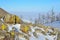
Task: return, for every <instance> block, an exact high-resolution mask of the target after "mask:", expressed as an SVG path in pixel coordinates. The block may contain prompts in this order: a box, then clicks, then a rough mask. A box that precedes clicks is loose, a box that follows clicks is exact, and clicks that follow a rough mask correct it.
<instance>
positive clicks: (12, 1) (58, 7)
mask: <svg viewBox="0 0 60 40" xmlns="http://www.w3.org/2000/svg"><path fill="white" fill-rule="evenodd" d="M0 8H3V9H5V10H6V11H8V12H27V14H24V13H23V14H24V15H28V14H29V15H30V16H31V15H32V14H33V15H34V14H35V15H36V14H37V13H39V12H48V11H50V10H51V9H52V8H54V11H56V12H60V0H0ZM28 12H30V13H31V12H32V14H30V13H28ZM21 14H22V13H21ZM18 15H19V14H18ZM29 15H28V16H29Z"/></svg>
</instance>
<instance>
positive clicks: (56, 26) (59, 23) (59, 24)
mask: <svg viewBox="0 0 60 40" xmlns="http://www.w3.org/2000/svg"><path fill="white" fill-rule="evenodd" d="M44 25H46V26H51V27H54V28H58V29H59V30H60V21H55V22H52V23H46V24H44Z"/></svg>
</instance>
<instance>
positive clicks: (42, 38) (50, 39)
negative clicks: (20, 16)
mask: <svg viewBox="0 0 60 40" xmlns="http://www.w3.org/2000/svg"><path fill="white" fill-rule="evenodd" d="M8 26H9V28H8V29H9V31H11V30H12V28H13V27H14V28H16V30H17V32H20V26H21V24H15V25H8ZM35 29H41V31H45V30H44V29H43V28H39V27H38V26H36V27H33V26H31V30H32V31H29V34H30V35H31V36H30V37H29V40H46V38H47V39H48V40H57V34H56V35H54V36H53V35H49V34H48V33H46V35H44V34H43V33H37V36H38V38H36V37H35V36H34V35H33V32H35ZM48 30H49V31H50V32H53V31H52V30H51V29H48ZM21 33H23V32H21ZM23 34H24V35H27V34H25V33H23ZM27 36H28V35H27ZM17 38H19V40H25V39H24V38H21V37H19V36H18V37H17V36H16V38H15V39H17Z"/></svg>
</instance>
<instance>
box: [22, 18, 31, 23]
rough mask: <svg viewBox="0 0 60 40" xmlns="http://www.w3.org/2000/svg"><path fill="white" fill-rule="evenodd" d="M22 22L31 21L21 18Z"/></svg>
mask: <svg viewBox="0 0 60 40" xmlns="http://www.w3.org/2000/svg"><path fill="white" fill-rule="evenodd" d="M22 21H23V22H27V23H31V21H29V20H26V19H22Z"/></svg>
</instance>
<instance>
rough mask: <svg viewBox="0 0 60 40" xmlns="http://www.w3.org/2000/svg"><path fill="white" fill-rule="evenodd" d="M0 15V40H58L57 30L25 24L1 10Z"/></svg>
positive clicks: (41, 25)
mask: <svg viewBox="0 0 60 40" xmlns="http://www.w3.org/2000/svg"><path fill="white" fill-rule="evenodd" d="M1 10H2V12H1ZM4 13H5V15H2V14H4ZM0 15H2V16H1V18H0V40H57V39H58V40H59V37H58V36H59V35H60V33H59V32H60V31H59V32H58V29H57V28H53V27H50V26H44V25H43V24H33V23H32V22H29V21H28V22H27V21H26V20H24V19H23V20H22V19H21V18H19V17H18V16H17V15H14V14H9V13H7V12H6V11H4V10H3V9H1V8H0Z"/></svg>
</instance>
